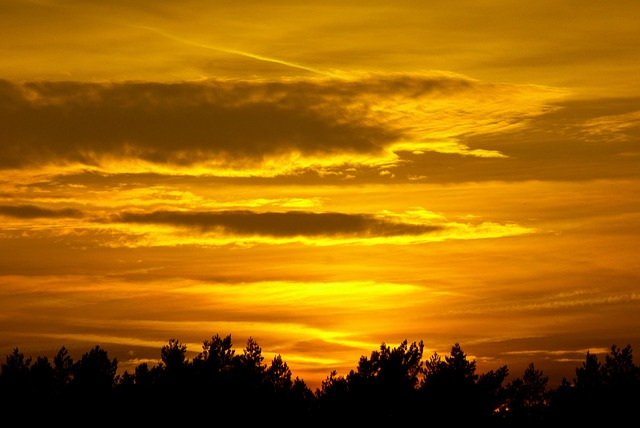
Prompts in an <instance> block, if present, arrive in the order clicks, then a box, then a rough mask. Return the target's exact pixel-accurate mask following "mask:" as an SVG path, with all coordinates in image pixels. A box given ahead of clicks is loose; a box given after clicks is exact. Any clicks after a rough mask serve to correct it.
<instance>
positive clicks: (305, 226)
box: [115, 210, 442, 237]
mask: <svg viewBox="0 0 640 428" xmlns="http://www.w3.org/2000/svg"><path fill="white" fill-rule="evenodd" d="M115 220H118V221H121V222H124V223H160V224H169V225H174V226H187V227H195V228H198V229H203V230H216V229H218V230H222V231H224V232H226V233H230V234H239V235H267V236H281V237H291V236H300V235H304V236H319V235H321V236H335V235H354V234H355V235H365V236H368V235H371V236H383V237H384V236H394V235H420V234H425V233H431V232H435V231H439V230H441V229H442V227H440V226H434V225H425V224H411V223H401V222H393V221H389V220H386V219H380V218H376V217H374V216H373V215H369V214H344V213H314V212H306V211H287V212H253V211H247V210H245V211H219V212H178V211H154V212H151V213H143V214H138V213H133V212H124V213H121V214H119V215H118V216H116V217H115Z"/></svg>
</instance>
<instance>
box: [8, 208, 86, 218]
mask: <svg viewBox="0 0 640 428" xmlns="http://www.w3.org/2000/svg"><path fill="white" fill-rule="evenodd" d="M0 215H4V216H8V217H14V218H22V219H31V218H63V217H74V218H75V217H82V211H80V210H76V209H73V208H62V209H50V208H42V207H38V206H36V205H0Z"/></svg>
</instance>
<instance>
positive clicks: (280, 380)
mask: <svg viewBox="0 0 640 428" xmlns="http://www.w3.org/2000/svg"><path fill="white" fill-rule="evenodd" d="M160 359H161V361H160V362H159V363H158V364H157V365H153V366H150V365H149V364H148V363H141V364H139V365H138V366H137V367H136V368H135V371H134V372H133V373H129V372H128V371H125V372H124V373H123V374H118V373H117V372H118V370H117V369H118V361H117V359H116V358H113V359H112V358H110V357H109V355H108V352H107V350H106V349H104V348H102V347H101V346H99V345H96V346H95V347H94V348H92V349H90V350H89V351H88V352H86V353H84V354H83V355H82V357H81V358H80V359H79V360H77V361H74V360H73V359H72V358H71V356H70V355H69V351H68V349H67V348H66V347H64V346H63V347H61V348H60V350H59V351H58V353H57V354H56V355H55V356H54V357H53V360H52V361H50V360H49V358H48V357H46V356H38V357H36V359H35V360H34V359H33V358H32V357H30V356H25V355H24V353H22V352H21V351H20V350H19V349H18V348H14V350H13V352H12V353H10V354H8V355H6V359H5V361H4V363H2V365H1V372H0V406H1V408H0V409H1V410H2V411H3V413H4V414H7V415H10V414H12V413H14V412H15V413H17V412H21V414H22V415H27V417H29V418H30V419H31V420H54V419H57V418H62V419H63V420H66V421H67V422H68V423H72V422H79V423H83V422H84V421H88V420H91V418H95V417H98V418H100V419H101V420H102V421H103V422H107V421H111V422H117V421H123V420H129V421H135V420H140V421H147V422H157V423H164V422H168V421H175V422H178V421H184V420H186V418H188V417H190V416H192V415H196V414H202V412H205V413H206V414H210V415H215V414H218V412H219V414H227V415H228V416H230V417H232V416H233V417H237V418H246V417H248V416H251V417H252V418H255V420H256V421H262V422H276V423H279V424H280V425H287V424H292V425H293V424H296V425H299V424H310V423H320V424H327V423H332V422H334V421H337V420H340V421H343V422H350V423H367V424H373V423H381V422H384V423H390V422H394V421H395V422H398V423H399V422H402V423H407V422H415V423H419V422H425V421H431V422H445V421H449V422H455V423H471V422H473V423H484V424H489V425H491V426H534V425H537V426H539V425H540V424H550V423H553V424H555V423H572V424H575V423H582V422H585V423H586V422H591V423H593V422H595V421H603V422H604V421H608V422H609V423H610V422H611V421H614V420H621V421H622V420H625V419H626V418H627V417H629V416H631V415H632V412H634V411H635V408H636V407H637V406H638V404H640V367H639V366H638V365H636V364H635V363H634V361H633V355H632V348H631V345H627V346H625V347H624V348H620V347H618V346H616V345H612V346H611V348H610V351H609V353H608V354H606V355H605V356H604V359H599V358H598V356H597V355H595V354H591V353H590V352H587V354H586V357H585V360H584V362H583V363H582V364H581V365H580V366H579V367H577V368H576V369H575V377H573V378H572V379H566V378H563V380H562V382H561V383H560V384H559V385H557V386H550V385H548V377H547V376H545V375H544V372H543V371H542V370H539V369H537V368H536V366H535V363H534V362H531V363H530V364H529V366H528V367H527V368H526V369H525V371H524V373H522V375H521V376H519V377H515V378H513V379H512V380H510V381H507V377H508V376H509V369H508V367H507V366H506V365H504V366H501V367H500V368H498V369H497V370H491V371H489V372H486V373H477V370H476V363H475V361H473V360H469V359H468V357H467V355H466V354H465V353H464V351H463V350H462V347H461V346H460V344H459V343H456V344H454V345H453V346H452V348H451V352H450V354H449V355H445V356H442V355H439V354H438V353H437V352H434V354H433V355H431V356H429V357H428V358H426V357H425V355H424V344H423V342H422V341H420V342H413V343H411V344H409V343H408V342H407V340H404V341H403V342H402V343H400V344H399V345H398V346H397V347H390V346H388V345H387V344H385V343H384V342H383V343H381V345H380V347H379V349H377V350H374V351H372V352H371V354H370V355H369V356H364V355H363V356H361V357H360V359H359V361H358V362H357V365H356V367H355V368H354V369H352V370H350V371H349V373H348V374H346V375H338V374H337V372H336V371H332V372H331V373H329V374H328V375H327V377H326V379H325V380H324V381H323V382H322V384H321V386H319V387H317V388H316V389H315V390H312V389H311V388H309V387H308V386H307V384H306V383H305V381H304V380H303V379H300V378H299V377H294V376H293V373H292V372H291V370H290V368H289V366H288V365H287V363H286V362H285V361H284V360H283V358H282V356H281V355H276V356H275V357H274V358H273V359H272V360H271V361H265V358H264V357H263V355H262V349H261V347H260V345H259V344H258V342H257V341H256V340H255V339H253V338H252V337H249V339H248V340H247V342H246V344H245V347H244V348H243V349H242V350H241V351H238V350H237V349H236V348H234V345H233V343H232V339H231V335H230V334H229V335H227V336H224V337H223V336H220V335H219V334H216V335H215V336H212V337H211V339H207V340H205V341H204V342H203V344H202V351H201V352H200V353H199V354H197V356H195V357H194V358H192V359H191V360H190V359H189V358H187V346H186V345H185V344H183V343H181V342H180V340H178V339H174V338H172V339H170V340H169V341H168V343H167V344H166V345H164V346H163V347H162V348H161V349H160ZM85 418H89V419H85Z"/></svg>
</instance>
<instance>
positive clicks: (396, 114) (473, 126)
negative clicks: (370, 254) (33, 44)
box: [0, 73, 562, 176]
mask: <svg viewBox="0 0 640 428" xmlns="http://www.w3.org/2000/svg"><path fill="white" fill-rule="evenodd" d="M561 96H562V93H561V92H559V91H558V90H555V89H552V88H542V87H534V86H514V85H506V84H503V85H499V84H486V83H482V82H478V81H474V80H471V79H468V78H465V77H462V76H456V75H452V74H444V73H440V74H384V75H380V74H378V75H376V74H370V73H355V74H353V75H352V76H350V77H349V78H340V79H336V78H313V79H295V80H288V81H262V82H261V81H221V80H213V79H212V80H207V81H202V82H183V83H171V84H169V83H166V84H163V83H150V82H147V83H145V82H124V83H108V84H106V83H105V84H102V83H79V82H27V83H23V84H14V83H10V82H8V81H4V82H1V84H0V99H1V101H2V108H0V125H2V127H3V129H4V138H3V140H2V142H1V143H0V144H2V146H1V147H0V148H1V149H2V150H3V152H4V156H3V158H2V161H0V167H3V168H5V169H7V168H8V169H11V168H18V167H24V166H28V165H47V164H54V165H55V164H57V165H60V164H62V165H64V164H67V165H74V164H76V165H78V164H79V165H83V166H84V167H85V168H91V167H93V168H98V169H99V170H101V171H103V172H108V173H114V172H116V173H117V172H129V173H131V172H145V171H151V170H154V171H156V172H163V171H166V172H165V173H167V174H169V173H176V172H177V171H180V170H181V169H182V170H183V171H186V172H188V173H194V171H195V173H197V174H207V173H208V174H213V175H231V176H233V175H237V174H244V175H246V176H249V175H257V176H260V175H267V176H269V175H271V176H273V175H274V174H284V173H289V174H291V173H294V174H300V173H301V172H304V171H305V170H306V169H307V168H308V169H311V170H315V171H320V170H322V169H326V168H330V167H339V168H341V167H343V166H344V165H346V166H356V167H358V166H359V165H362V166H378V167H381V168H387V167H389V166H392V165H396V164H398V163H401V160H400V159H399V157H398V155H397V152H399V151H435V152H442V153H454V154H461V155H465V156H471V157H476V156H477V157H483V158H484V157H498V158H504V157H505V155H504V154H503V153H500V152H499V151H496V150H490V149H481V148H474V149H471V148H469V147H467V146H466V144H465V143H464V142H463V141H461V140H460V139H459V137H460V136H461V135H470V134H485V133H500V132H505V131H507V130H511V129H514V128H519V127H522V126H523V125H524V124H525V120H526V119H527V118H530V117H534V116H536V115H539V114H541V113H543V112H545V111H547V110H548V109H549V108H552V106H551V104H550V102H551V101H552V100H554V99H557V98H558V97H561ZM506 99H508V100H509V105H508V106H506V105H505V104H504V103H503V100H506ZM145 165H147V166H146V167H145ZM194 168H195V169H194ZM243 171H244V173H243Z"/></svg>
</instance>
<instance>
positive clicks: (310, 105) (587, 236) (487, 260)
mask: <svg viewBox="0 0 640 428" xmlns="http://www.w3.org/2000/svg"><path fill="white" fill-rule="evenodd" d="M317 3H318V4H311V5H307V4H304V3H300V2H294V1H287V0H282V1H270V2H258V1H243V2H219V1H211V0H207V1H203V0H186V1H181V2H168V1H162V0H160V1H158V0H154V1H153V2H151V1H147V0H141V1H137V2H131V1H121V0H114V1H109V2H102V1H73V0H68V1H64V0H59V1H56V0H50V1H47V0H34V1H26V0H0V55H1V57H2V61H0V146H1V147H0V148H1V150H2V155H1V156H0V221H1V222H2V226H1V228H0V255H1V257H0V355H5V354H8V353H10V352H11V350H12V349H13V348H15V347H19V348H20V350H21V351H23V352H24V353H25V354H27V355H32V356H34V357H35V356H39V355H47V356H50V357H51V356H52V355H54V354H55V353H56V352H57V350H58V349H59V348H60V347H61V346H66V347H67V348H69V349H70V351H71V353H72V356H74V357H75V358H76V359H78V358H79V357H80V356H81V355H82V353H84V352H87V351H88V350H89V349H91V347H93V346H95V345H101V346H102V347H104V348H105V349H106V350H107V351H108V352H109V355H110V356H111V357H116V358H117V359H118V363H119V368H120V369H121V370H125V369H127V370H129V371H132V370H133V368H135V366H136V365H137V364H139V363H140V362H144V361H147V362H151V363H152V364H155V363H157V362H158V361H159V357H160V352H159V351H160V348H161V347H162V346H163V345H164V344H167V343H168V341H169V339H171V338H178V339H179V340H180V341H181V342H183V343H185V344H187V346H188V350H189V351H190V355H191V356H192V355H194V354H196V353H198V352H200V351H201V350H202V348H201V345H202V342H203V341H204V340H207V339H210V338H211V337H212V336H214V335H215V334H220V335H227V334H231V336H232V339H233V343H234V346H235V347H236V348H237V349H239V350H240V349H242V348H243V347H244V344H245V342H246V340H247V338H248V337H249V336H252V337H253V338H254V339H256V340H257V341H258V343H259V344H260V346H261V347H262V349H263V355H264V356H265V360H266V361H270V360H271V359H272V357H273V356H275V355H276V354H280V355H281V356H282V358H283V360H284V361H286V362H287V363H288V365H289V366H290V368H291V369H292V372H293V374H294V376H299V377H301V378H302V379H304V380H305V381H306V382H307V384H308V385H310V386H312V387H315V386H317V385H319V382H320V381H321V380H323V379H324V378H325V377H326V376H328V375H329V373H330V372H331V371H332V370H337V372H338V373H339V374H346V373H347V372H348V370H350V369H352V368H355V367H356V365H357V362H358V359H359V357H360V356H361V355H368V354H369V353H370V352H371V351H373V350H376V349H377V348H378V347H379V345H380V344H381V343H382V342H385V343H387V344H388V345H390V346H397V345H399V344H400V343H401V341H402V340H404V339H407V340H409V341H410V342H412V341H419V340H424V342H425V349H426V351H425V353H426V355H427V356H429V355H431V354H432V353H433V352H438V353H439V354H445V355H447V354H448V352H449V351H450V349H451V346H452V345H453V344H454V343H460V345H461V347H462V349H463V351H465V352H466V353H467V354H468V356H469V357H470V358H471V359H475V360H476V361H477V364H478V368H479V370H480V371H481V372H485V371H488V370H493V369H497V368H498V367H499V366H500V365H503V364H506V365H507V366H508V367H509V369H510V371H511V373H512V375H514V376H520V375H521V374H522V371H523V369H524V367H526V365H528V363H529V362H535V363H536V366H537V368H539V369H542V370H543V371H544V372H545V374H548V375H550V376H551V383H552V384H553V386H555V384H557V383H559V381H560V379H561V378H562V376H565V377H567V378H568V379H571V378H572V377H573V375H574V374H575V373H574V369H575V368H576V367H578V366H579V365H580V364H581V362H582V361H583V360H584V357H585V354H586V352H587V350H590V351H591V352H592V353H598V352H607V350H608V348H609V347H610V346H611V345H612V344H616V345H618V346H625V345H627V344H631V345H632V346H640V293H639V292H640V256H639V251H638V250H639V249H640V247H639V244H638V243H639V242H640V198H639V197H638V196H640V168H639V167H640V79H638V76H640V49H638V46H639V42H640V33H639V32H638V28H637V17H638V16H640V3H639V2H637V1H622V0H613V1H610V2H595V1H588V2H584V1H560V2H558V1H546V0H543V1H538V2H528V3H527V2H515V1H504V0H503V1H500V0H493V1H491V0H489V1H464V0H463V1H460V2H451V1H429V2H424V1H395V2H376V1H373V2H372V1H367V2H364V1H348V0H347V1H324V2H317Z"/></svg>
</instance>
